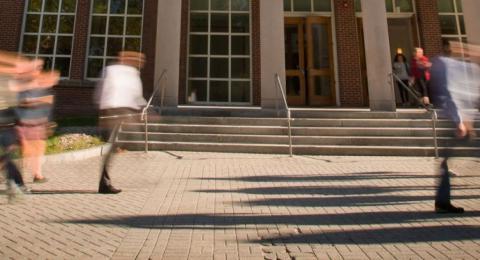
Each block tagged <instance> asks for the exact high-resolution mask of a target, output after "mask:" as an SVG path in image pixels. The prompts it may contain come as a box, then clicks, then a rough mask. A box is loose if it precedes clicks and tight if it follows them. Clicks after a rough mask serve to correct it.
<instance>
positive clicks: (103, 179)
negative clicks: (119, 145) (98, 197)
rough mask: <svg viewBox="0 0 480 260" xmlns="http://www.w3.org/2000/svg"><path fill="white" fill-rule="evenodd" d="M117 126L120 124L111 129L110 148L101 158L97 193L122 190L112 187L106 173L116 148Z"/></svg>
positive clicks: (111, 192) (114, 192)
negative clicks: (101, 163)
mask: <svg viewBox="0 0 480 260" xmlns="http://www.w3.org/2000/svg"><path fill="white" fill-rule="evenodd" d="M119 127H120V124H118V125H117V126H115V128H114V129H113V131H111V136H110V137H109V142H110V143H111V148H110V150H109V151H108V153H107V155H106V156H105V158H104V160H103V165H102V173H101V175H100V183H99V185H98V192H99V193H104V194H116V193H119V192H121V191H122V190H120V189H117V188H115V187H113V185H112V181H111V179H110V175H109V174H108V167H109V165H110V161H111V160H112V157H113V154H114V152H115V149H116V144H115V138H116V135H117V134H118V130H119Z"/></svg>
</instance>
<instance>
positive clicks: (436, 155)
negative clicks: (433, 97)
mask: <svg viewBox="0 0 480 260" xmlns="http://www.w3.org/2000/svg"><path fill="white" fill-rule="evenodd" d="M437 119H438V115H437V111H435V109H432V127H433V145H434V148H435V158H438V157H439V154H438V139H437Z"/></svg>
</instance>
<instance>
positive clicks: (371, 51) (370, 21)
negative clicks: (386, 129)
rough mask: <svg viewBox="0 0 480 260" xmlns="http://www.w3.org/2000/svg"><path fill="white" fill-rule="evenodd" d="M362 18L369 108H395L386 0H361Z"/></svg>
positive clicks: (375, 109) (393, 109)
mask: <svg viewBox="0 0 480 260" xmlns="http://www.w3.org/2000/svg"><path fill="white" fill-rule="evenodd" d="M362 18H363V31H364V36H365V37H364V38H365V56H366V61H367V77H368V92H369V99H370V109H371V110H372V111H395V109H396V106H395V91H394V88H393V82H392V78H391V73H392V62H391V57H390V42H389V38H388V24H387V12H386V9H385V0H362ZM340 51H341V50H340Z"/></svg>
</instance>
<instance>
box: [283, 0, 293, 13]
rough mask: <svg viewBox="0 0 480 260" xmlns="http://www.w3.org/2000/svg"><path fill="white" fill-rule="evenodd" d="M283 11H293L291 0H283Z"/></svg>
mask: <svg viewBox="0 0 480 260" xmlns="http://www.w3.org/2000/svg"><path fill="white" fill-rule="evenodd" d="M283 11H285V12H291V11H292V2H291V0H283Z"/></svg>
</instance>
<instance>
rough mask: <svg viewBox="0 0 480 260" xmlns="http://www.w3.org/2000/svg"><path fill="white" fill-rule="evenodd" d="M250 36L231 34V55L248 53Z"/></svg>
mask: <svg viewBox="0 0 480 260" xmlns="http://www.w3.org/2000/svg"><path fill="white" fill-rule="evenodd" d="M249 54H250V37H249V36H232V55H249Z"/></svg>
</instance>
